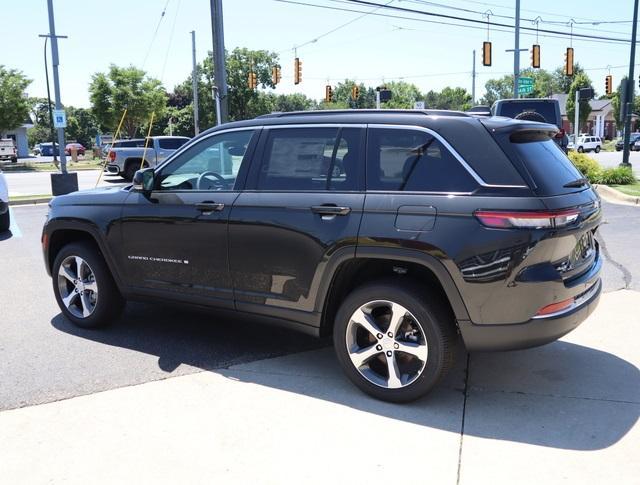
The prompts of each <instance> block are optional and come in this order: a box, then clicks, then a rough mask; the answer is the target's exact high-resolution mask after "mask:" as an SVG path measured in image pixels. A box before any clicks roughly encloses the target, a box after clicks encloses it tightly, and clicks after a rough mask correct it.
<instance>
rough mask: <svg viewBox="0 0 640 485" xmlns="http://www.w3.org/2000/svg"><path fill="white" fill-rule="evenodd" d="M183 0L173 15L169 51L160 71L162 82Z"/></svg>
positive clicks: (179, 1)
mask: <svg viewBox="0 0 640 485" xmlns="http://www.w3.org/2000/svg"><path fill="white" fill-rule="evenodd" d="M181 3H182V0H178V5H176V13H175V15H174V16H173V24H172V25H171V33H170V34H169V43H168V44H167V51H166V52H165V54H164V62H163V63H162V71H161V72H160V82H162V81H163V80H164V70H165V69H166V67H167V60H168V59H169V51H170V50H171V43H172V42H173V32H174V31H175V30H176V21H177V20H178V12H179V11H180V4H181Z"/></svg>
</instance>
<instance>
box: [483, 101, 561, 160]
mask: <svg viewBox="0 0 640 485" xmlns="http://www.w3.org/2000/svg"><path fill="white" fill-rule="evenodd" d="M491 113H492V114H493V115H494V116H506V117H507V118H514V119H518V120H525V121H537V122H540V123H550V124H552V125H555V126H557V127H558V132H557V133H556V135H555V137H554V141H555V142H556V144H557V145H558V146H559V147H560V148H562V150H563V151H564V152H565V153H567V150H568V148H567V145H568V144H569V137H568V136H567V134H566V133H565V130H564V129H563V128H562V115H561V114H560V103H559V102H558V100H557V99H550V98H522V99H500V100H498V101H496V102H495V103H493V106H492V107H491Z"/></svg>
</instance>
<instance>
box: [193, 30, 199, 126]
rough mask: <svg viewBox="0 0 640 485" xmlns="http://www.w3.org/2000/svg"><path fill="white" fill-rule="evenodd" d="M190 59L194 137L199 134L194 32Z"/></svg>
mask: <svg viewBox="0 0 640 485" xmlns="http://www.w3.org/2000/svg"><path fill="white" fill-rule="evenodd" d="M191 58H192V63H193V73H192V74H191V78H192V79H191V82H192V87H193V127H194V131H195V134H196V136H197V135H198V133H200V126H199V124H200V120H199V113H198V108H199V107H198V77H199V76H198V64H197V63H196V31H195V30H192V31H191Z"/></svg>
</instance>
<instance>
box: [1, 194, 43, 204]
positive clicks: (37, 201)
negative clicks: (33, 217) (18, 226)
mask: <svg viewBox="0 0 640 485" xmlns="http://www.w3.org/2000/svg"><path fill="white" fill-rule="evenodd" d="M51 199H53V196H51V197H38V198H36V199H23V200H10V201H9V205H30V204H44V203H47V202H49V201H50V200H51Z"/></svg>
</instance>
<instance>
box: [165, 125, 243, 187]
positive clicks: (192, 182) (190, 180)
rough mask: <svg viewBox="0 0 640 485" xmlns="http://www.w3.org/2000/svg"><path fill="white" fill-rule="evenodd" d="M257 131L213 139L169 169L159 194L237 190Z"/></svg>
mask: <svg viewBox="0 0 640 485" xmlns="http://www.w3.org/2000/svg"><path fill="white" fill-rule="evenodd" d="M253 134H254V130H242V131H231V132H228V133H221V134H219V135H212V136H210V137H208V138H205V139H203V140H201V141H199V142H198V143H196V144H194V145H192V146H191V147H189V148H188V149H187V150H186V151H184V152H183V153H181V154H180V155H179V156H178V157H176V158H175V159H173V160H172V161H171V162H170V163H169V164H168V165H165V166H164V167H163V168H162V169H161V170H160V172H159V174H158V176H157V185H156V189H157V190H180V191H183V190H216V191H229V190H233V189H234V186H235V183H236V178H237V176H238V171H239V170H240V166H241V164H242V162H243V160H244V156H245V153H246V151H247V147H248V146H249V143H250V142H251V138H252V136H253Z"/></svg>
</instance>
